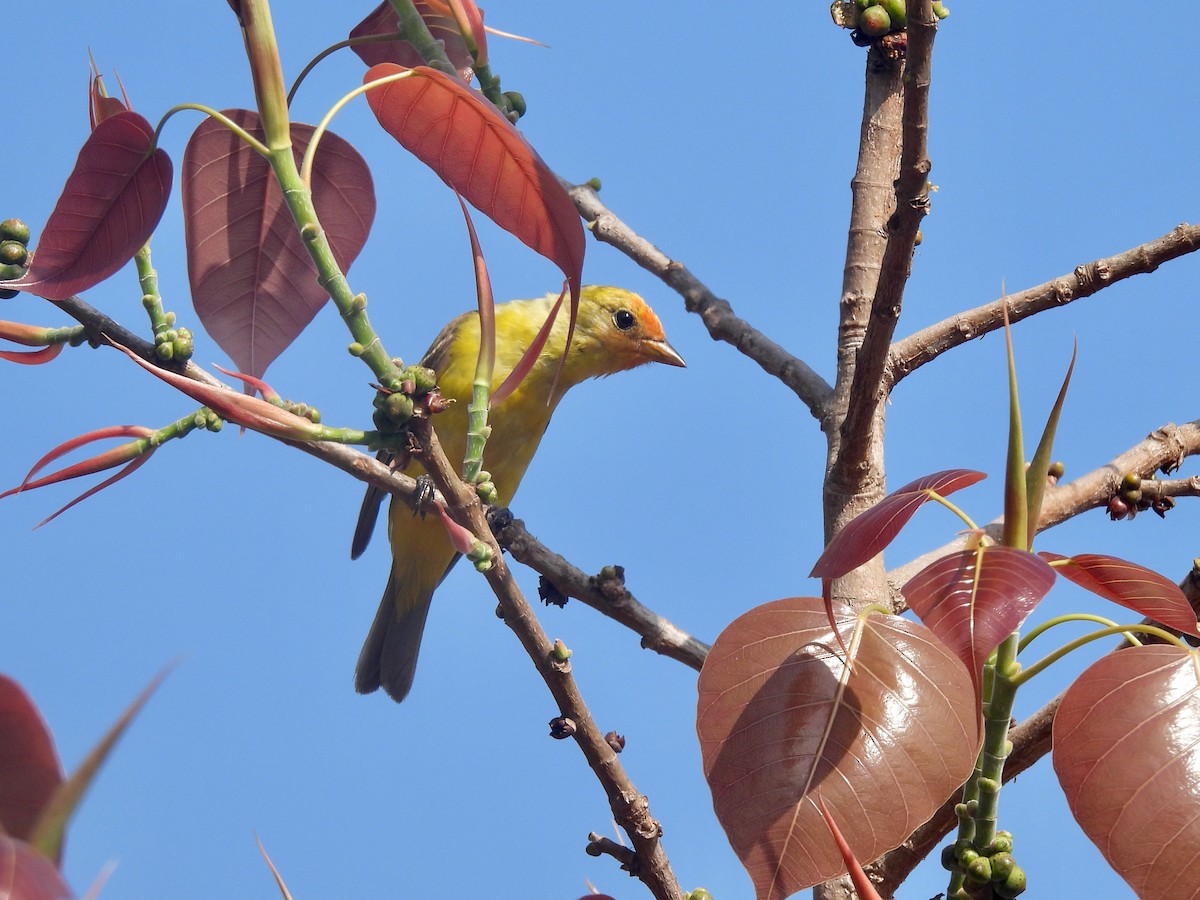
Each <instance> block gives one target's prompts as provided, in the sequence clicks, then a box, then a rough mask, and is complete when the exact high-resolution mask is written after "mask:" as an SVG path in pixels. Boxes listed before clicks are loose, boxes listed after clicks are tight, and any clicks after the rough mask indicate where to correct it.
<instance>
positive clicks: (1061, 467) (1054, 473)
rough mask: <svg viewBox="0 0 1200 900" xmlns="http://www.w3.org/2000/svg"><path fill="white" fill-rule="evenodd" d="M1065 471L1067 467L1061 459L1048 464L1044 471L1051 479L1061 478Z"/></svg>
mask: <svg viewBox="0 0 1200 900" xmlns="http://www.w3.org/2000/svg"><path fill="white" fill-rule="evenodd" d="M1066 471H1067V467H1066V465H1065V464H1064V463H1063V461H1062V460H1061V459H1056V460H1055V461H1054V462H1052V463H1050V467H1049V468H1048V469H1047V470H1046V474H1047V475H1049V476H1050V477H1051V478H1062V477H1063V474H1064V473H1065V472H1066Z"/></svg>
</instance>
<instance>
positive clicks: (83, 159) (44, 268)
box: [3, 112, 171, 300]
mask: <svg viewBox="0 0 1200 900" xmlns="http://www.w3.org/2000/svg"><path fill="white" fill-rule="evenodd" d="M170 193H171V160H170V159H169V158H168V157H167V154H166V153H165V152H164V151H163V150H160V149H157V148H156V147H155V146H154V129H153V128H151V127H150V123H149V122H147V121H146V120H145V119H143V118H142V117H141V116H139V115H138V114H137V113H135V112H121V113H117V114H116V115H113V116H110V117H109V118H107V119H105V120H104V121H103V122H100V123H98V124H97V125H96V128H95V130H94V131H93V132H92V133H91V135H89V136H88V139H87V142H86V143H84V145H83V149H82V150H80V151H79V158H78V159H77V160H76V162H75V169H74V171H73V172H71V177H70V178H68V179H67V184H66V187H64V188H63V192H62V196H61V197H59V198H58V203H57V204H56V205H55V207H54V211H53V212H52V213H51V214H50V218H49V220H48V221H47V222H46V227H45V229H44V230H43V231H42V235H41V238H40V239H39V241H38V246H37V250H36V252H35V253H34V254H33V259H32V261H31V262H30V265H29V271H27V272H26V273H25V274H24V275H22V276H21V277H20V278H19V279H17V280H16V281H9V282H3V285H4V287H6V288H17V289H19V290H23V291H32V292H34V293H37V294H40V295H42V296H43V297H47V298H49V299H51V300H65V299H66V298H67V297H70V296H71V295H72V294H78V293H80V292H81V291H86V290H87V289H88V288H90V287H92V286H93V285H96V284H99V283H100V282H101V281H103V280H104V279H105V278H108V277H109V276H110V275H112V274H113V273H114V272H116V271H117V270H118V269H120V268H121V266H123V265H125V263H127V262H129V260H131V259H133V255H134V254H135V253H137V251H138V250H140V249H141V248H142V247H143V246H144V245H145V243H146V241H148V240H149V239H150V235H151V234H152V233H153V232H154V228H155V226H156V225H158V220H159V219H160V218H161V217H162V214H163V210H164V209H166V206H167V197H168V196H169V195H170Z"/></svg>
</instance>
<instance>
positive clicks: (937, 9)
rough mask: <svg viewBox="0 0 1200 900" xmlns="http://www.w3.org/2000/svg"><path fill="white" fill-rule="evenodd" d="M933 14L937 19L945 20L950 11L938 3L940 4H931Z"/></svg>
mask: <svg viewBox="0 0 1200 900" xmlns="http://www.w3.org/2000/svg"><path fill="white" fill-rule="evenodd" d="M933 14H934V15H935V16H937V17H938V18H939V19H944V18H946V16H948V15H950V10H948V9H946V6H945V4H943V3H940V2H935V3H934V4H933Z"/></svg>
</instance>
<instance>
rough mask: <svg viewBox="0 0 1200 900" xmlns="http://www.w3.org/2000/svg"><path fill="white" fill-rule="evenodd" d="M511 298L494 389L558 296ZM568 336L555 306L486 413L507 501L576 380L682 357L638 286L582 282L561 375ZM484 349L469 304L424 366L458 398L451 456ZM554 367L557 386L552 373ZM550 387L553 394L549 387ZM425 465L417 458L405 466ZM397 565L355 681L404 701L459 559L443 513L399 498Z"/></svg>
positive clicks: (499, 319) (394, 526)
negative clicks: (543, 331)
mask: <svg viewBox="0 0 1200 900" xmlns="http://www.w3.org/2000/svg"><path fill="white" fill-rule="evenodd" d="M556 299H557V298H556V295H554V294H550V295H548V296H546V297H542V298H541V299H539V300H514V301H512V302H510V303H503V304H499V305H497V306H496V367H495V375H494V378H493V382H492V388H493V389H495V388H496V387H497V386H498V385H499V384H500V383H501V382H502V381H503V380H504V379H505V378H506V377H507V376H508V373H509V372H511V371H512V369H513V367H514V366H516V365H517V362H518V361H519V360H520V358H521V355H522V354H523V353H524V352H525V349H526V348H527V347H528V346H529V345H530V343H531V342H532V341H533V339H534V336H535V335H536V334H537V333H538V331H539V329H540V328H541V327H542V324H543V323H544V322H545V320H546V316H547V314H548V313H549V312H550V309H551V307H552V306H553V304H554V301H555V300H556ZM566 339H567V316H566V315H565V313H564V314H562V315H559V316H558V318H557V320H556V321H555V324H554V327H553V330H552V331H551V334H550V336H549V338H548V340H547V341H546V344H545V346H544V348H543V349H542V351H541V353H540V355H539V356H538V359H537V362H536V364H535V365H534V367H533V369H532V371H531V372H530V373H529V374H528V375H527V376H526V378H525V379H524V380H523V381H522V382H521V384H520V385H519V386H518V387H517V389H516V390H515V391H514V392H513V393H512V394H510V395H509V396H508V397H506V398H505V399H504V400H503V401H502V402H501V403H499V404H497V405H496V406H495V407H494V408H492V410H491V411H490V414H489V419H488V421H489V424H490V425H491V428H492V431H491V436H490V437H489V438H488V442H487V447H486V449H485V450H484V467H485V468H486V469H487V470H488V471H490V472H491V475H492V481H493V482H494V483H495V485H496V491H497V495H498V496H497V503H498V504H499V505H501V506H504V505H507V504H508V503H509V502H510V501H511V500H512V497H513V494H514V493H515V492H516V490H517V485H519V484H520V482H521V477H522V476H523V475H524V474H525V469H526V467H527V466H528V465H529V461H530V459H532V458H533V454H534V451H536V450H537V447H538V442H539V441H540V440H541V439H542V433H543V432H544V431H545V430H546V426H547V425H548V424H549V422H550V415H551V414H552V413H553V412H554V408H555V407H556V406H557V405H558V401H559V400H560V399H562V395H563V394H564V393H565V392H566V390H567V389H568V388H570V387H572V386H573V385H576V384H579V383H580V382H581V381H585V380H586V379H588V378H596V377H599V376H602V375H611V374H613V373H614V372H620V371H623V370H625V369H632V368H634V367H635V366H640V365H642V364H643V363H648V362H661V363H666V364H667V365H671V366H682V365H684V362H683V358H682V357H680V355H679V354H678V353H676V352H675V350H674V349H673V348H672V347H671V345H670V344H668V343H667V341H666V338H665V336H664V334H663V328H662V324H661V323H660V322H659V320H658V316H656V315H655V314H654V311H653V310H652V309H650V307H649V306H647V305H646V303H645V301H644V300H642V298H641V297H639V296H638V295H637V294H634V293H631V292H630V291H626V290H622V289H621V288H615V287H598V286H587V287H584V288H583V289H582V292H581V295H580V301H579V315H578V318H577V321H576V326H575V335H574V338H573V340H572V343H571V349H570V352H569V353H568V354H567V358H566V363H565V365H564V366H563V368H562V373H561V375H559V364H560V359H561V357H562V355H563V346H564V344H565V343H566ZM478 353H479V314H478V313H476V312H470V313H465V314H464V315H461V316H459V317H458V318H456V319H455V320H454V321H452V322H451V323H450V324H449V325H447V326H446V327H445V328H443V329H442V332H441V334H439V335H438V336H437V338H436V339H435V340H434V342H433V345H432V346H431V347H430V348H429V351H428V352H427V353H426V355H425V358H424V360H422V365H424V366H428V367H429V368H431V369H433V370H434V371H435V372H436V373H437V383H438V387H439V389H440V391H441V393H442V396H443V397H445V398H446V399H448V400H452V401H453V402H452V403H451V404H450V405H449V407H448V408H447V409H446V410H445V411H444V412H441V413H438V414H437V415H436V416H435V417H434V418H433V425H434V430H435V431H436V432H437V436H438V440H439V441H441V444H442V446H443V448H444V449H445V451H446V454H447V456H448V457H449V458H450V459H451V460H461V459H462V458H463V455H464V453H465V449H466V433H467V403H468V401H469V400H470V396H471V382H472V379H473V377H474V372H475V363H476V358H477V356H478ZM556 376H558V381H557V387H554V386H555V378H556ZM552 389H553V390H554V395H553V396H551V390H552ZM404 471H405V472H407V473H408V474H410V475H414V476H416V475H420V474H421V473H422V472H423V469H422V468H421V466H420V464H419V463H416V462H413V463H410V464H409V466H408V467H407V468H406V469H405V470H404ZM381 500H382V495H380V494H377V493H375V492H373V491H369V492H368V495H367V499H366V501H364V503H363V512H362V514H361V515H360V521H359V529H358V532H356V534H355V546H354V547H353V548H352V551H351V552H352V555H355V556H357V555H358V554H359V553H360V552H361V551H362V549H363V547H364V546H365V543H366V539H367V538H369V536H370V530H371V526H372V524H373V522H374V517H375V515H376V512H377V510H378V507H379V503H380V501H381ZM388 536H389V539H390V541H391V545H392V571H391V577H390V578H389V579H388V584H387V590H386V591H385V592H384V595H383V600H382V602H381V603H380V604H379V611H378V612H377V613H376V614H375V621H374V623H372V625H371V631H370V633H369V634H368V635H367V640H366V643H365V644H364V645H363V648H362V653H361V654H360V655H359V657H358V668H357V671H356V672H355V679H354V686H355V688H356V689H357V690H358V692H359V693H362V694H367V693H370V692H372V691H374V690H376V689H377V688H379V687H382V688H383V689H384V690H385V691H386V692H387V693H388V694H389V695H390V696H391V697H392V699H394V700H396V701H397V702H399V701H400V700H403V699H404V697H405V696H406V695H407V694H408V691H409V688H411V687H412V681H413V673H414V671H415V669H416V665H417V653H418V651H419V650H420V648H421V633H422V631H423V630H424V628H425V617H426V615H427V614H428V612H429V601H430V599H431V598H432V597H433V592H434V590H435V589H436V588H437V586H438V584H439V583H440V582H441V580H442V579H443V578H444V577H445V575H446V573H447V571H449V569H450V567H451V566H452V565H453V564H454V562H455V560H456V558H457V557H456V555H455V552H454V549H453V548H452V547H451V545H450V541H449V539H448V537H447V535H446V533H445V529H444V527H443V526H442V524H441V522H439V521H437V520H436V518H435V517H433V516H430V517H428V518H422V517H420V516H416V515H414V514H413V511H412V510H411V509H410V508H409V507H408V506H407V505H405V504H404V503H402V502H400V501H398V500H397V501H393V502H392V505H391V510H390V512H389V515H388Z"/></svg>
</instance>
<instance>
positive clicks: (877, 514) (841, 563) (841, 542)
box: [811, 469, 987, 578]
mask: <svg viewBox="0 0 1200 900" xmlns="http://www.w3.org/2000/svg"><path fill="white" fill-rule="evenodd" d="M986 477H987V476H986V475H985V474H984V473H982V472H973V471H971V470H970V469H947V470H946V471H944V472H934V473H933V474H932V475H926V476H924V477H923V478H918V479H917V480H916V481H913V482H911V483H909V484H906V485H905V486H904V487H902V488H900V489H899V490H898V491H894V492H893V493H891V494H888V496H886V497H884V498H883V499H882V500H880V501H879V502H878V503H876V504H875V505H874V506H872V507H871V508H870V509H868V510H867V511H866V512H864V513H863V514H862V515H860V516H858V517H857V518H855V519H854V521H852V522H850V523H849V524H848V525H847V526H846V527H845V528H843V529H842V530H841V531H839V532H838V533H837V534H836V535H835V536H834V538H833V540H831V541H830V542H829V545H828V546H827V547H826V548H825V552H824V553H822V554H821V557H820V558H819V559H818V560H817V562H816V565H814V566H813V570H812V572H811V576H812V577H813V578H840V577H841V576H843V575H845V574H846V573H847V572H852V571H854V570H855V569H857V568H858V567H859V566H861V565H862V564H863V563H865V562H866V561H867V560H869V559H872V558H873V557H875V556H876V555H877V554H879V553H881V552H882V551H883V549H884V548H885V547H886V546H887V545H888V544H890V543H891V542H892V539H893V538H895V537H896V535H897V534H899V533H900V529H901V528H903V527H904V525H905V523H907V522H908V520H909V519H911V518H912V517H913V514H914V513H916V511H917V510H918V509H920V508H921V506H922V505H924V504H925V503H926V502H927V501H928V500H929V499H930V491H932V492H934V493H936V494H939V495H940V496H942V497H945V496H947V495H949V494H952V493H954V492H955V491H957V490H959V489H961V488H965V487H968V486H970V485H972V484H975V482H977V481H982V480H983V479H984V478H986Z"/></svg>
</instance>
